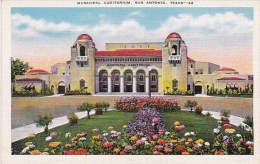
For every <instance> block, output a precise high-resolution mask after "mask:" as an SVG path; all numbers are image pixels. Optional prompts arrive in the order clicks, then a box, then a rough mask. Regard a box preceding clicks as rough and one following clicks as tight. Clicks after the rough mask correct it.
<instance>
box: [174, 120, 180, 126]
mask: <svg viewBox="0 0 260 164" xmlns="http://www.w3.org/2000/svg"><path fill="white" fill-rule="evenodd" d="M173 125H174V126H180V125H181V124H180V122H179V121H175V122H174V124H173Z"/></svg>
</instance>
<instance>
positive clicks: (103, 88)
mask: <svg viewBox="0 0 260 164" xmlns="http://www.w3.org/2000/svg"><path fill="white" fill-rule="evenodd" d="M107 76H108V73H107V70H101V71H100V72H99V92H107V91H108V86H107V85H108V84H107Z"/></svg>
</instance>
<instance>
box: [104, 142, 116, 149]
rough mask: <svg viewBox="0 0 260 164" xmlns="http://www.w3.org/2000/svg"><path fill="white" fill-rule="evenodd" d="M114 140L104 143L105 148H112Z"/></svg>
mask: <svg viewBox="0 0 260 164" xmlns="http://www.w3.org/2000/svg"><path fill="white" fill-rule="evenodd" d="M113 145H114V144H113V142H108V141H107V142H105V143H104V144H103V147H104V148H106V149H109V148H112V147H113Z"/></svg>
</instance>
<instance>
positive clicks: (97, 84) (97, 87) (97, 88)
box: [95, 76, 99, 93]
mask: <svg viewBox="0 0 260 164" xmlns="http://www.w3.org/2000/svg"><path fill="white" fill-rule="evenodd" d="M98 92H99V76H96V92H95V93H98Z"/></svg>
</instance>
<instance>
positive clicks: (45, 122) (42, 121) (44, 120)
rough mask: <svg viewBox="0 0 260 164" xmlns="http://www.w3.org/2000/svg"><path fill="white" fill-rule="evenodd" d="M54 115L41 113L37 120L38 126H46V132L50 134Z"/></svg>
mask: <svg viewBox="0 0 260 164" xmlns="http://www.w3.org/2000/svg"><path fill="white" fill-rule="evenodd" d="M52 120H53V116H52V115H51V114H49V115H44V116H42V115H39V116H38V120H36V121H35V123H36V127H44V133H45V134H48V132H49V128H48V127H49V125H50V124H51V123H52Z"/></svg>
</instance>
